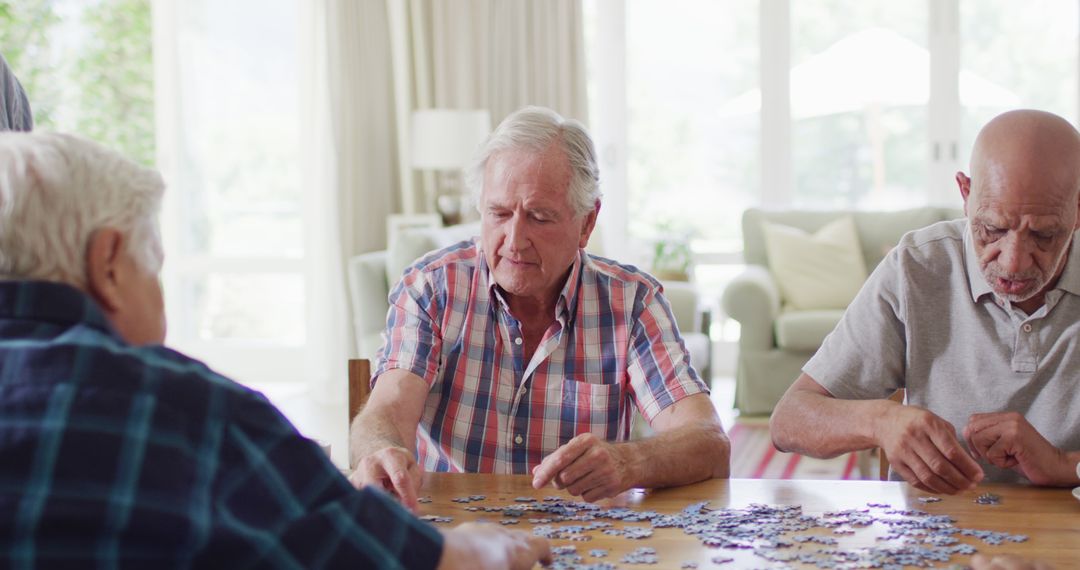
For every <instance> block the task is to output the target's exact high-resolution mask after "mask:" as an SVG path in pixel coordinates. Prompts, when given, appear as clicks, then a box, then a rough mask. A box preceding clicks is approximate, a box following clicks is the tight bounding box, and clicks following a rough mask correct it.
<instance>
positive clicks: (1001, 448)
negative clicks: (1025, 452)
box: [986, 437, 1019, 469]
mask: <svg viewBox="0 0 1080 570" xmlns="http://www.w3.org/2000/svg"><path fill="white" fill-rule="evenodd" d="M1015 452H1016V449H1015V446H1013V445H1012V442H1010V441H1009V440H1008V439H1007V438H1004V437H999V438H997V440H996V441H995V442H994V444H993V445H991V446H990V449H988V450H986V460H987V461H989V462H990V463H991V464H992V465H996V466H997V467H1001V468H1002V469H1009V468H1011V467H1013V466H1015V465H1017V463H1019V462H1018V461H1017V460H1016V454H1015Z"/></svg>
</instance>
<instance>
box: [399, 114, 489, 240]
mask: <svg viewBox="0 0 1080 570" xmlns="http://www.w3.org/2000/svg"><path fill="white" fill-rule="evenodd" d="M490 132H491V114H490V113H488V112H487V111H486V110H483V109H419V110H416V111H413V114H412V145H411V147H412V148H411V150H412V158H411V163H412V167H413V168H416V169H421V170H440V171H447V172H445V173H444V174H443V175H442V176H439V187H438V188H437V189H436V190H435V194H434V196H430V197H429V200H428V206H429V207H431V208H433V209H434V210H435V211H438V212H439V214H441V215H442V217H443V222H444V223H445V224H447V225H450V224H454V223H459V222H460V221H461V218H462V216H463V214H464V213H465V212H466V209H467V208H468V207H469V196H468V192H466V191H465V188H464V186H465V185H464V176H463V169H464V168H465V167H466V166H468V165H469V161H470V160H472V158H473V154H474V153H475V152H476V149H477V148H478V147H479V146H480V145H481V144H482V143H483V142H484V140H485V139H487V136H488V133H490Z"/></svg>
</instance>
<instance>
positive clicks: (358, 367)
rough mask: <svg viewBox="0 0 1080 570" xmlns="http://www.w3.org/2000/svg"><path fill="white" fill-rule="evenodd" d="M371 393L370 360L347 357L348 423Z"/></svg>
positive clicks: (354, 417)
mask: <svg viewBox="0 0 1080 570" xmlns="http://www.w3.org/2000/svg"><path fill="white" fill-rule="evenodd" d="M370 395H371V361H370V360H368V359H366V358H350V359H349V425H350V426H351V425H352V422H353V420H354V419H356V416H357V415H358V414H359V413H360V410H361V409H363V408H364V404H366V403H367V399H368V396H370Z"/></svg>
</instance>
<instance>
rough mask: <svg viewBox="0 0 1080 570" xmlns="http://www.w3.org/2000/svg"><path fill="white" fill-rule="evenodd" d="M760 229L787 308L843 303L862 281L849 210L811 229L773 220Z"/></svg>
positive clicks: (832, 306)
mask: <svg viewBox="0 0 1080 570" xmlns="http://www.w3.org/2000/svg"><path fill="white" fill-rule="evenodd" d="M762 229H763V230H764V232H765V249H766V251H767V252H768V256H769V270H770V271H771V272H772V274H773V276H774V277H775V278H776V283H777V286H778V287H779V288H780V295H781V297H782V298H783V300H784V303H785V304H786V305H787V306H788V307H790V308H791V309H795V310H814V309H843V308H845V307H847V306H848V303H850V302H851V300H852V299H854V298H855V294H856V293H858V292H859V288H860V287H862V284H863V281H866V262H865V261H863V256H862V250H861V248H860V246H859V236H858V234H857V233H855V221H854V219H852V217H851V216H844V217H841V218H839V219H837V220H835V221H832V222H830V223H828V224H827V225H825V226H824V227H822V228H821V229H820V230H818V231H817V233H815V234H813V235H810V234H807V233H806V232H805V231H803V230H800V229H798V228H793V227H791V226H784V225H781V224H774V223H771V222H763V227H762Z"/></svg>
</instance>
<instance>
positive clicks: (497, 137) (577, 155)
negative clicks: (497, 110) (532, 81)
mask: <svg viewBox="0 0 1080 570" xmlns="http://www.w3.org/2000/svg"><path fill="white" fill-rule="evenodd" d="M556 141H558V142H559V143H560V144H561V146H562V149H563V151H564V152H565V153H566V158H567V160H569V162H570V172H571V174H570V187H569V189H568V190H569V191H568V194H569V199H570V207H571V208H572V209H573V210H574V214H575V215H578V216H581V215H584V214H587V213H589V212H591V211H592V210H593V209H594V208H596V203H597V202H598V201H599V200H600V198H601V196H602V194H601V193H600V168H599V166H598V165H597V163H596V150H595V149H594V148H593V142H592V138H590V137H589V133H588V131H586V130H585V126H584V125H582V124H581V123H579V122H577V121H574V120H568V119H564V118H563V117H562V116H561V115H559V114H558V113H556V112H555V111H552V110H551V109H546V108H544V107H525V108H524V109H521V110H519V111H517V112H515V113H514V114H512V115H510V116H509V117H507V118H506V119H504V120H503V122H502V123H500V124H499V127H498V128H496V129H495V132H493V133H491V135H490V136H488V139H487V141H486V142H484V144H483V146H481V147H480V150H479V152H478V153H477V155H476V158H475V159H474V160H473V163H472V165H471V166H470V167H469V169H468V170H467V171H466V173H465V180H466V183H467V184H468V185H469V189H470V190H471V191H472V193H473V199H474V201H475V202H476V203H477V204H479V203H480V197H481V195H482V194H483V190H484V169H486V168H487V163H488V160H489V159H490V158H491V157H492V156H493V155H494V154H495V153H497V152H500V151H504V150H531V151H536V152H543V151H545V150H547V149H548V148H549V147H550V146H551V145H552V144H553V143H554V142H556Z"/></svg>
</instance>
